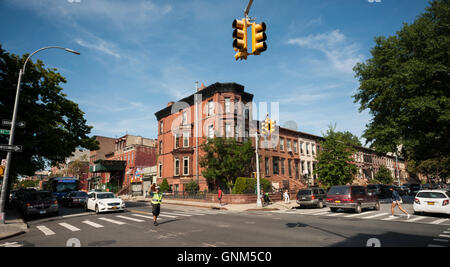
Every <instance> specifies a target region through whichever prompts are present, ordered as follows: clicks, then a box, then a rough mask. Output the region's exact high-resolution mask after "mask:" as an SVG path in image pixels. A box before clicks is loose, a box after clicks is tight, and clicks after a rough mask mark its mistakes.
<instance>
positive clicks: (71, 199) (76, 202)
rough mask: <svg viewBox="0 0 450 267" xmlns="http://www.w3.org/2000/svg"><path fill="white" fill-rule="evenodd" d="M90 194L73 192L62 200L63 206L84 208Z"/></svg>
mask: <svg viewBox="0 0 450 267" xmlns="http://www.w3.org/2000/svg"><path fill="white" fill-rule="evenodd" d="M87 198H88V194H87V193H86V192H83V191H72V192H70V193H68V194H67V195H65V196H64V197H63V198H62V204H63V205H64V206H68V207H76V206H82V207H84V205H85V203H86V200H87Z"/></svg>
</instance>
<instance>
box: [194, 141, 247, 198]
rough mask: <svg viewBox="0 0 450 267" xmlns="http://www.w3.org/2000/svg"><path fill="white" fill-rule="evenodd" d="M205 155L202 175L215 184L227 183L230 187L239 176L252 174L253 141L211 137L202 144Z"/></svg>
mask: <svg viewBox="0 0 450 267" xmlns="http://www.w3.org/2000/svg"><path fill="white" fill-rule="evenodd" d="M201 149H202V150H203V151H204V152H205V155H204V156H203V157H202V158H201V159H200V166H201V167H202V168H204V170H203V172H202V175H203V177H205V178H206V179H207V180H208V181H209V182H213V183H214V184H226V186H227V187H228V189H229V190H230V191H231V188H232V187H233V185H234V182H235V180H236V178H237V177H245V176H247V177H248V176H250V174H251V171H252V164H251V163H252V159H253V157H254V149H253V147H252V144H251V141H247V142H244V143H242V144H240V143H238V142H236V141H235V140H234V139H233V138H219V137H216V138H210V139H208V141H207V142H206V143H204V144H202V145H201Z"/></svg>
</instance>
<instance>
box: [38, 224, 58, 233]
mask: <svg viewBox="0 0 450 267" xmlns="http://www.w3.org/2000/svg"><path fill="white" fill-rule="evenodd" d="M36 228H37V229H39V231H41V232H43V233H44V234H45V235H54V234H55V232H53V231H52V230H50V229H48V228H47V227H45V226H43V225H39V226H36Z"/></svg>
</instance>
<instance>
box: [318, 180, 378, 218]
mask: <svg viewBox="0 0 450 267" xmlns="http://www.w3.org/2000/svg"><path fill="white" fill-rule="evenodd" d="M326 204H327V206H328V207H330V210H331V212H336V211H337V210H338V209H348V210H354V211H355V212H356V213H361V212H362V209H364V208H373V209H376V210H380V202H379V200H378V197H377V196H376V195H375V194H374V193H372V192H368V191H367V188H366V187H364V186H357V185H340V186H333V187H331V188H330V190H329V191H328V194H327V201H326Z"/></svg>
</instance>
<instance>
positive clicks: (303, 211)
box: [295, 210, 317, 215]
mask: <svg viewBox="0 0 450 267" xmlns="http://www.w3.org/2000/svg"><path fill="white" fill-rule="evenodd" d="M316 212H317V210H296V211H295V213H298V214H304V215H307V214H312V213H316Z"/></svg>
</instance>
